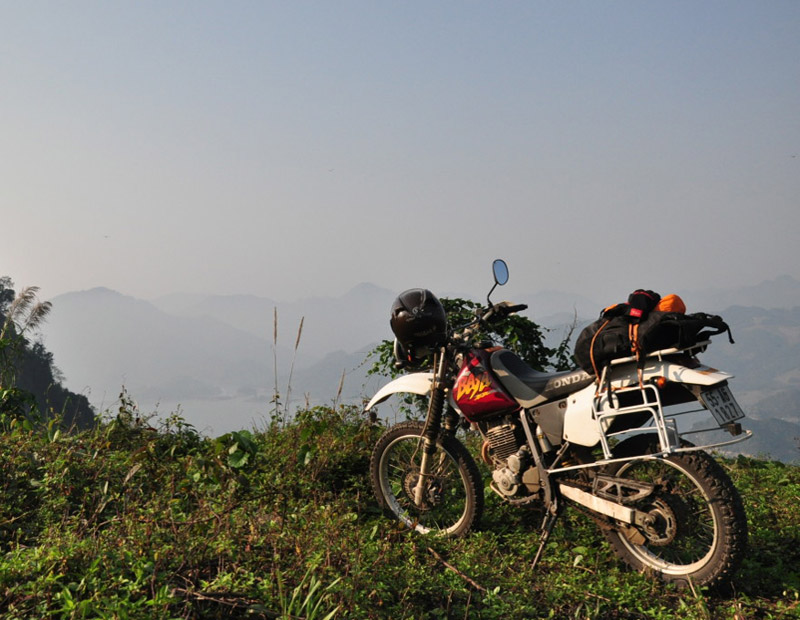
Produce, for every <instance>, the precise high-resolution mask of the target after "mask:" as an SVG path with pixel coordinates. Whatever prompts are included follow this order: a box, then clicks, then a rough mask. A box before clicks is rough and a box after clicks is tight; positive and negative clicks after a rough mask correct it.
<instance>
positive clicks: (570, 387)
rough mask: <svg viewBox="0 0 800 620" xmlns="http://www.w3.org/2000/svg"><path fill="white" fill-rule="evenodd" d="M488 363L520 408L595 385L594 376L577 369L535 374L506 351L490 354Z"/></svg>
mask: <svg viewBox="0 0 800 620" xmlns="http://www.w3.org/2000/svg"><path fill="white" fill-rule="evenodd" d="M489 363H490V364H491V367H492V370H494V373H495V375H496V376H497V378H498V380H499V381H500V383H501V384H502V386H503V387H504V388H505V389H506V390H507V391H508V393H509V394H511V396H513V397H514V399H515V400H516V401H517V402H518V403H520V404H521V405H522V406H523V407H535V406H537V405H541V404H542V403H546V402H548V401H551V400H558V399H559V398H564V397H566V396H569V395H570V394H572V393H573V392H577V391H578V390H580V389H582V388H584V387H586V386H587V385H590V384H591V383H593V382H594V376H592V375H590V374H589V373H587V372H586V371H584V370H582V369H580V368H578V369H576V370H566V371H562V372H542V371H540V370H535V369H533V368H531V367H530V366H528V365H527V364H526V363H525V362H523V361H522V359H520V358H519V356H517V355H516V354H515V353H513V352H512V351H509V350H508V349H500V350H499V351H495V352H494V353H492V356H491V358H490V360H489Z"/></svg>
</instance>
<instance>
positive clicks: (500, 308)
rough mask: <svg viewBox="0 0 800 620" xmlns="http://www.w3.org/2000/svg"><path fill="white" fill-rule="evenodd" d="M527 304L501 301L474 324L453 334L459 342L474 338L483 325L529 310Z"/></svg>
mask: <svg viewBox="0 0 800 620" xmlns="http://www.w3.org/2000/svg"><path fill="white" fill-rule="evenodd" d="M527 307H528V305H527V304H512V303H511V302H510V301H501V302H500V303H496V304H493V305H492V306H490V307H489V308H487V309H486V310H485V311H482V313H481V314H478V315H477V316H476V318H475V320H474V321H473V322H472V323H468V324H467V325H465V326H464V327H462V328H461V329H460V330H455V333H454V334H453V335H454V337H455V338H457V339H458V340H462V341H466V340H468V339H469V338H470V337H472V335H473V334H475V332H477V331H478V329H479V328H480V327H481V326H482V325H488V324H490V323H495V322H497V321H501V320H503V319H505V318H507V317H508V316H510V315H512V314H515V313H517V312H521V311H523V310H525V309H527Z"/></svg>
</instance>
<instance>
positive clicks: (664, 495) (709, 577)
mask: <svg viewBox="0 0 800 620" xmlns="http://www.w3.org/2000/svg"><path fill="white" fill-rule="evenodd" d="M624 445H625V442H623V444H621V446H620V447H624ZM649 450H650V451H654V450H655V447H654V446H650V447H649ZM636 453H638V454H641V453H642V452H641V451H639V452H636ZM604 473H608V474H611V475H613V476H619V477H622V478H632V479H635V480H640V481H642V482H648V483H652V484H654V485H655V487H656V490H655V491H654V492H653V493H652V494H650V495H649V496H647V497H645V498H643V499H641V500H639V501H638V502H636V503H635V504H634V507H635V508H636V509H637V510H639V511H642V512H645V513H648V514H649V515H650V517H652V522H651V523H650V524H649V525H648V526H645V527H637V529H638V531H639V533H640V534H643V535H644V538H645V541H644V542H643V543H642V544H637V543H636V542H634V541H632V540H631V539H630V537H629V536H626V535H625V533H624V531H621V530H607V531H605V535H606V538H607V539H608V541H609V543H610V544H611V546H612V547H613V549H614V551H615V553H616V554H617V555H618V556H619V557H620V558H621V559H622V560H623V561H624V562H625V563H627V564H629V565H630V566H632V567H633V568H635V569H637V570H641V571H652V572H654V573H656V574H658V575H659V576H660V577H661V578H662V579H664V580H665V581H672V582H677V583H679V584H680V583H683V584H686V583H688V582H689V580H691V582H692V583H694V584H695V585H700V586H717V585H720V584H722V583H725V582H727V581H728V580H730V578H731V577H732V575H733V573H734V572H735V570H736V569H737V568H738V566H739V564H740V563H741V560H742V556H743V555H744V550H745V547H746V544H747V520H746V517H745V513H744V507H743V505H742V500H741V498H740V497H739V493H738V492H737V491H736V488H735V487H734V486H733V483H732V482H731V480H730V478H729V477H728V475H727V474H726V473H725V471H724V470H723V469H722V467H720V465H719V464H718V463H717V462H716V461H715V460H714V459H713V458H711V457H710V456H709V455H708V454H706V453H705V452H702V451H697V452H687V453H682V454H673V455H671V456H669V457H666V458H660V459H652V460H644V459H643V460H635V461H627V462H622V463H615V464H613V465H610V466H609V467H608V468H607V469H606V470H605V471H604Z"/></svg>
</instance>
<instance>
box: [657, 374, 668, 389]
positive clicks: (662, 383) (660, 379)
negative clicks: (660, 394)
mask: <svg viewBox="0 0 800 620" xmlns="http://www.w3.org/2000/svg"><path fill="white" fill-rule="evenodd" d="M654 383H655V384H656V387H657V388H658V389H659V390H661V389H664V386H665V385H667V378H666V377H656V378H655V381H654Z"/></svg>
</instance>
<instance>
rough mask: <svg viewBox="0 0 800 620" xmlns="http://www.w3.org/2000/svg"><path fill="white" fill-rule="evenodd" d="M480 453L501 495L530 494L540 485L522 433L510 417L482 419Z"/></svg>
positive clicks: (496, 489) (537, 473) (495, 487)
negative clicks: (485, 421) (494, 419)
mask: <svg viewBox="0 0 800 620" xmlns="http://www.w3.org/2000/svg"><path fill="white" fill-rule="evenodd" d="M480 430H481V434H482V435H483V437H484V440H485V441H484V443H483V448H482V450H481V456H482V457H483V460H484V461H485V462H486V463H487V464H488V465H489V467H491V469H492V485H491V486H492V489H493V490H494V491H495V492H496V493H498V494H500V495H502V496H504V497H514V496H529V495H531V494H533V493H537V492H538V491H539V489H540V484H539V472H538V471H537V469H536V466H535V465H534V463H533V458H532V456H531V452H530V449H529V448H528V446H527V444H526V442H525V435H524V432H523V431H522V429H521V428H519V425H518V424H517V423H516V422H515V421H513V420H511V419H505V420H499V421H495V422H493V423H482V424H481V425H480Z"/></svg>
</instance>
